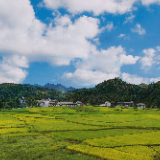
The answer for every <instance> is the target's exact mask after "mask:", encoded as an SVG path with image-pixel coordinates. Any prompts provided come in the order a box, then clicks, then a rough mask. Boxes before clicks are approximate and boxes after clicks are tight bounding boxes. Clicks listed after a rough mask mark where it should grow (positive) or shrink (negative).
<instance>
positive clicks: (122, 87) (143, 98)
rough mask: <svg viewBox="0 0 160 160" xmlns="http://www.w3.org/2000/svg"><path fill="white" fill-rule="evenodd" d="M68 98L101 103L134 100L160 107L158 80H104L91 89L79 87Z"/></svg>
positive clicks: (159, 84) (159, 83)
mask: <svg viewBox="0 0 160 160" xmlns="http://www.w3.org/2000/svg"><path fill="white" fill-rule="evenodd" d="M70 100H73V101H77V100H81V101H82V102H83V103H90V104H93V105H94V104H102V103H104V102H105V101H106V100H108V101H111V102H112V101H118V102H124V101H127V102H128V101H134V102H135V103H145V104H146V105H147V106H148V107H150V106H153V107H154V106H157V107H160V82H157V83H151V84H149V85H147V84H140V85H134V84H128V83H126V82H124V81H122V79H120V78H119V77H118V78H115V79H110V80H108V81H104V82H102V83H100V84H98V85H96V86H95V87H94V88H91V89H85V88H84V89H79V90H76V91H75V92H73V93H72V94H71V95H70Z"/></svg>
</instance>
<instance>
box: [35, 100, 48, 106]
mask: <svg viewBox="0 0 160 160" xmlns="http://www.w3.org/2000/svg"><path fill="white" fill-rule="evenodd" d="M49 102H50V101H49V100H45V99H42V100H39V101H38V104H37V106H40V107H48V106H49Z"/></svg>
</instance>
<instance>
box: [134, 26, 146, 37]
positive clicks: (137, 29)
mask: <svg viewBox="0 0 160 160" xmlns="http://www.w3.org/2000/svg"><path fill="white" fill-rule="evenodd" d="M131 30H132V32H137V33H138V34H139V35H144V34H146V30H145V29H143V28H142V27H141V25H140V24H136V27H135V28H132V29H131Z"/></svg>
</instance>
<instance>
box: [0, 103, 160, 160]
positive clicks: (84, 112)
mask: <svg viewBox="0 0 160 160" xmlns="http://www.w3.org/2000/svg"><path fill="white" fill-rule="evenodd" d="M39 159H40V160H51V159H55V160H98V159H99V160H103V159H104V160H160V110H159V109H152V110H149V109H145V110H142V109H133V108H129V109H119V110H116V109H115V108H112V109H111V108H107V107H93V106H83V107H47V108H44V107H37V108H25V109H13V110H1V111H0V160H39Z"/></svg>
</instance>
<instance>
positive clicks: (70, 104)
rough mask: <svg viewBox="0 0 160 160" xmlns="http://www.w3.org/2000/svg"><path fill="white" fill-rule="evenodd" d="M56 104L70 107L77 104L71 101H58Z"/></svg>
mask: <svg viewBox="0 0 160 160" xmlns="http://www.w3.org/2000/svg"><path fill="white" fill-rule="evenodd" d="M56 106H72V107H75V106H77V104H76V103H73V102H58V103H57V105H56Z"/></svg>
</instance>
